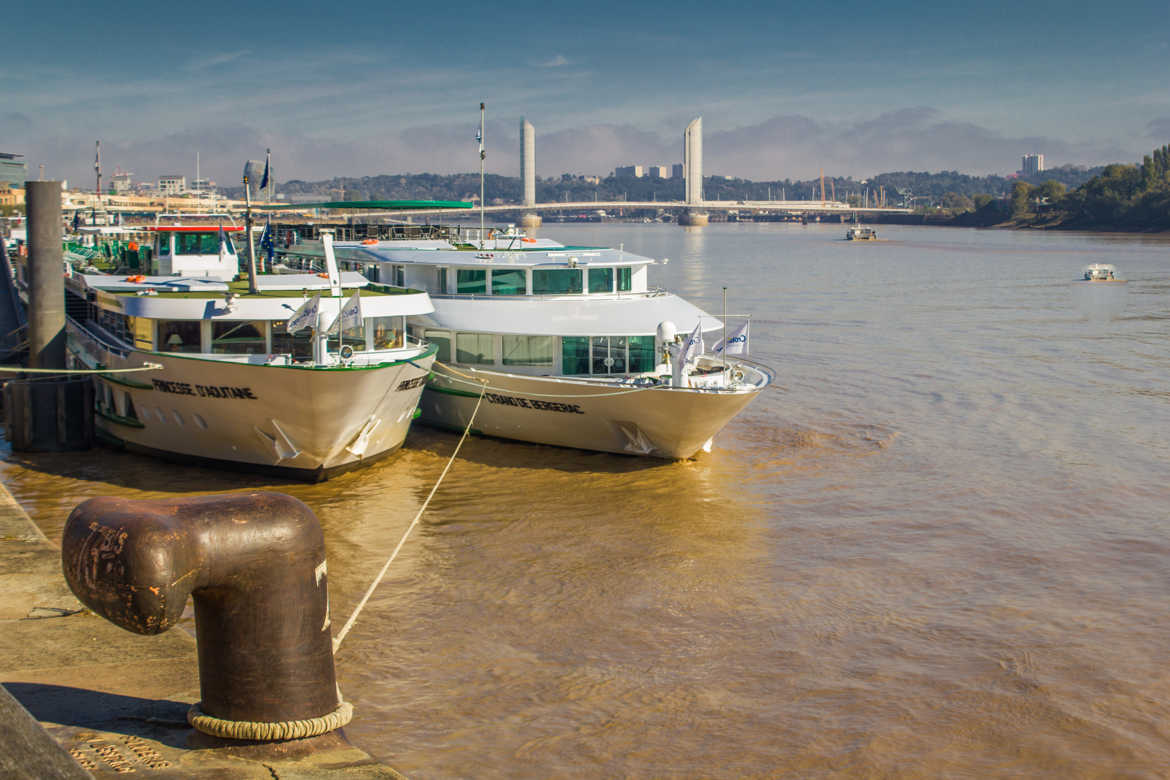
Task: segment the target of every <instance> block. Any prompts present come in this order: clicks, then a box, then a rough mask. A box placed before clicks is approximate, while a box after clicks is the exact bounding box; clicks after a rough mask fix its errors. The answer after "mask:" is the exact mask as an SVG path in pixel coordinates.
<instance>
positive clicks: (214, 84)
mask: <svg viewBox="0 0 1170 780" xmlns="http://www.w3.org/2000/svg"><path fill="white" fill-rule="evenodd" d="M6 17H7V20H6V26H7V27H8V29H9V30H10V34H9V36H8V40H9V42H10V43H9V47H8V50H7V51H6V52H5V56H4V60H3V64H2V65H0V151H10V152H19V153H23V154H25V155H26V156H27V158H28V163H29V171H30V175H33V176H35V175H36V171H37V165H38V164H40V163H44V164H45V166H46V175H47V176H48V177H51V178H62V177H67V178H69V179H71V180H74V182H79V181H85V182H88V181H90V180H91V179H92V160H93V147H94V140H96V139H98V138H100V139H101V140H102V147H103V160H104V163H105V168H106V170H107V171H110V172H112V171H113V169H114V167H115V166H120V167H121V168H123V169H126V170H132V171H134V172H135V174H136V175H137V176H138V177H139V178H142V179H150V178H153V177H156V176H158V175H159V174H163V173H185V174H187V175H188V176H191V175H193V174H194V166H195V152H196V151H198V152H200V156H201V162H202V170H203V173H204V174H205V175H210V176H212V177H213V178H215V179H217V180H218V181H219V182H220V183H221V184H225V183H235V182H236V181H238V178H239V174H240V170H241V167H242V163H243V161H244V160H245V159H247V158H249V157H252V158H256V157H260V156H262V155H263V152H264V148H265V147H266V146H271V147H272V148H273V155H274V165H275V166H276V167H277V171H278V176H279V178H281V179H288V178H307V179H319V178H326V177H329V176H333V175H345V176H362V175H373V174H379V173H401V172H421V171H432V172H437V173H448V172H454V171H472V170H477V169H478V160H477V154H476V146H475V142H474V128H475V126H476V125H477V124H478V121H479V116H478V105H479V102H480V101H481V100H484V101H486V102H487V104H488V117H489V126H488V134H487V135H488V139H487V140H488V169H489V171H492V172H497V173H503V174H510V175H516V174H517V173H518V171H519V160H518V152H517V147H518V123H519V119H520V118H521V117H522V116H523V117H527V118H528V119H529V121H531V122H532V123H533V124H534V125H535V127H536V132H537V144H536V155H537V172H538V174H539V175H541V176H551V175H556V174H560V173H562V172H576V173H598V174H605V173H608V172H609V171H611V170H612V169H613V167H614V166H615V165H623V164H632V163H643V164H658V163H660V164H669V163H672V162H677V161H679V160H680V158H681V155H682V130H683V128H684V126H685V125H686V123H687V121H689V120H690V119H691V118H692V117H695V116H700V115H701V116H702V117H703V124H704V141H705V143H704V147H705V155H704V157H705V165H704V168H705V172H706V173H708V174H726V175H736V176H744V177H748V178H753V179H765V178H785V177H789V178H807V177H811V176H815V175H816V174H817V173H818V172H819V170H820V169H821V168H824V170H825V172H826V173H829V174H837V175H853V176H855V177H859V178H860V177H864V176H868V175H871V174H874V173H878V172H881V171H889V170H905V169H913V170H944V169H945V170H950V169H957V170H960V171H964V172H970V173H1009V172H1011V171H1013V170H1014V169H1015V168H1016V167H1017V166H1018V165H1019V158H1020V155H1022V154H1024V153H1027V152H1032V151H1036V152H1042V153H1044V154H1045V155H1046V157H1047V161H1048V164H1049V165H1050V166H1053V165H1060V164H1064V163H1072V164H1082V165H1083V164H1099V163H1105V162H1113V161H1134V160H1138V159H1140V157H1141V155H1142V154H1143V153H1146V152H1148V151H1149V150H1150V149H1152V148H1153V147H1154V146H1156V145H1161V144H1163V143H1167V142H1170V80H1168V79H1167V75H1168V74H1170V34H1168V32H1167V31H1168V30H1170V24H1168V23H1167V6H1166V3H1165V1H1164V0H1163V1H1162V2H1157V3H1155V2H1120V3H1113V4H1106V3H1082V2H1065V3H1051V4H1039V3H1034V4H1028V3H1004V2H996V1H994V0H992V1H989V2H982V3H962V4H960V3H950V2H936V3H932V4H921V5H920V4H917V3H904V2H887V3H860V2H852V1H851V0H850V1H847V2H840V3H833V4H821V3H803V4H789V3H762V2H737V3H725V4H715V3H709V2H708V3H696V2H672V3H662V2H648V3H647V2H643V3H618V2H611V1H610V0H594V1H592V2H576V3H562V2H544V3H538V2H527V1H525V2H514V3H508V4H500V5H492V4H486V3H474V4H472V3H466V2H462V1H459V2H449V3H436V4H432V5H426V4H411V5H407V4H394V3H385V2H381V3H375V2H368V1H367V0H352V1H351V2H348V3H343V4H336V5H334V6H329V5H327V4H323V3H319V2H316V3H301V2H290V3H282V4H271V5H268V4H264V5H260V4H246V3H223V2H218V0H210V1H209V2H203V3H185V4H177V5H174V6H171V7H166V6H164V5H162V4H156V3H145V2H137V0H132V1H131V2H123V3H117V4H114V3H108V2H106V3H103V2H96V3H77V4H72V3H63V2H55V1H54V0H48V1H46V2H40V3H31V2H26V3H20V4H19V5H18V6H17V7H15V8H10V9H9V10H8V11H6Z"/></svg>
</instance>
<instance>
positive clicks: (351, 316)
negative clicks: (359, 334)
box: [330, 287, 362, 331]
mask: <svg viewBox="0 0 1170 780" xmlns="http://www.w3.org/2000/svg"><path fill="white" fill-rule="evenodd" d="M339 326H340V328H341V330H343V331H345V330H352V329H354V328H360V327H361V326H362V290H361V288H360V287H359V288H358V289H356V290H354V291H353V295H351V296H350V297H349V298H348V299H347V300H346V301H345V303H343V304H342V305H341V314H339V315H337V319H336V320H335V321H334V323H333V327H332V328H330V330H332V331H336V330H337V329H338V327H339Z"/></svg>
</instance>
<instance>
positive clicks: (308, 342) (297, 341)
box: [272, 322, 313, 363]
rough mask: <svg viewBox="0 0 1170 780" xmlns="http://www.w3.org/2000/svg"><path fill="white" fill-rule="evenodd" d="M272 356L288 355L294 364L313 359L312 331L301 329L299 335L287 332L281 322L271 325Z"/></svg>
mask: <svg viewBox="0 0 1170 780" xmlns="http://www.w3.org/2000/svg"><path fill="white" fill-rule="evenodd" d="M272 354H274V355H290V356H291V357H292V361H293V362H294V363H299V362H304V361H309V360H312V359H313V331H312V330H310V329H309V328H302V329H301V330H300V331H299V333H297V334H292V333H289V332H288V329H287V328H286V327H285V323H283V322H273V323H272Z"/></svg>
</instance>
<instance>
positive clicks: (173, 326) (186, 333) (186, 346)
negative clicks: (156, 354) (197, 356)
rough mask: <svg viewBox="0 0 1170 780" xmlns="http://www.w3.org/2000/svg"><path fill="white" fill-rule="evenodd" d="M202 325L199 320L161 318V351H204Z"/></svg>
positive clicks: (159, 346) (159, 334) (159, 336)
mask: <svg viewBox="0 0 1170 780" xmlns="http://www.w3.org/2000/svg"><path fill="white" fill-rule="evenodd" d="M201 325H202V322H200V321H199V320H159V322H158V349H159V351H160V352H202V351H203V344H202V337H201V334H200V331H201V330H202V328H201V327H200V326H201Z"/></svg>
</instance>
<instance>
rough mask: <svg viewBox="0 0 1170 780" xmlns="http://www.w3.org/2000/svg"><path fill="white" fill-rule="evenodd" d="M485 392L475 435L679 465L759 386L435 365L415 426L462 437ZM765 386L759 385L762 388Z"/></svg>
mask: <svg viewBox="0 0 1170 780" xmlns="http://www.w3.org/2000/svg"><path fill="white" fill-rule="evenodd" d="M481 380H486V382H487V385H488V388H487V390H486V391H485V392H484V398H483V402H482V403H481V404H480V409H479V412H478V413H477V414H476V416H475V420H474V422H473V424H472V426H471V429H472V431H473V432H474V433H478V434H482V435H487V436H496V437H499V438H504V439H516V440H518V441H526V442H533V443H537V444H552V445H555V446H559V447H573V448H576V449H583V450H596V451H599V452H613V453H620V454H623V455H642V456H649V457H655V458H666V459H671V460H679V459H685V458H690V457H692V456H694V455H695V454H696V453H697V452H699V451H700V450H703V449H710V443H711V440H712V438H713V437H714V436H715V434H717V433H718V432H719V431H720V430H722V429H723V427H724V426H725V425H726V424H727V423H728V421H730V420H731V418H732V417H734V416H735V415H736V414H738V413H739V412H740V411H741V410H743V408H744V407H746V406H747V405H748V404H749V403H751V402H752V400H754V399H755V397H756V396H757V395H758V394H759V392H760V391H761V390H762V389H763V388H762V387H744V388H742V389H737V390H734V391H729V390H722V391H715V390H703V389H690V388H671V387H658V386H655V387H636V386H631V385H619V384H616V383H615V384H598V383H592V382H581V381H574V380H573V379H572V378H569V377H537V376H525V375H518V374H507V373H502V372H495V371H477V370H475V369H471V368H465V367H462V366H460V367H459V368H457V369H454V368H450V367H447V366H442V367H439V366H436V369H435V371H434V373H433V374H432V376H431V379H430V380H429V381H428V382H427V386H426V390H425V391H424V392H423V398H422V402H421V403H420V405H419V408H420V409H421V410H422V416H421V417H420V419H419V422H421V423H424V424H427V425H431V426H434V427H439V428H446V429H452V430H459V431H462V430H463V429H464V428H465V427H467V424H468V422H469V421H470V420H471V415H472V413H473V412H474V410H475V406H476V403H477V402H478V400H479V395H480V391H479V389H478V387H479V383H480V381H481ZM765 384H766V383H765Z"/></svg>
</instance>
